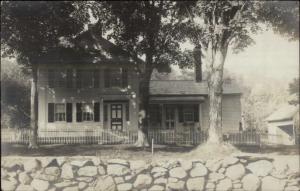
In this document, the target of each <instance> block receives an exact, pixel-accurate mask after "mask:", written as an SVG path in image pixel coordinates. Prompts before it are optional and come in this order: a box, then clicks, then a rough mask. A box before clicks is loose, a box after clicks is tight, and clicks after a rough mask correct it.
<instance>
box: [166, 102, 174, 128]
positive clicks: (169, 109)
mask: <svg viewBox="0 0 300 191" xmlns="http://www.w3.org/2000/svg"><path fill="white" fill-rule="evenodd" d="M174 127H175V107H174V106H172V105H166V129H174Z"/></svg>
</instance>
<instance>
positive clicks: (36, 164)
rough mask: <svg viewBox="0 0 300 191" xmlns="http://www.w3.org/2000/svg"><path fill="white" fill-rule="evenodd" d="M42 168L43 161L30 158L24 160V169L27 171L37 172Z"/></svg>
mask: <svg viewBox="0 0 300 191" xmlns="http://www.w3.org/2000/svg"><path fill="white" fill-rule="evenodd" d="M40 168H41V162H40V161H38V160H36V159H29V160H27V161H26V162H24V170H25V171H27V172H35V171H37V170H38V169H40Z"/></svg>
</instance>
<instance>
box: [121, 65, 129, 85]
mask: <svg viewBox="0 0 300 191" xmlns="http://www.w3.org/2000/svg"><path fill="white" fill-rule="evenodd" d="M127 86H128V71H127V69H126V68H123V69H122V87H123V88H126V87H127Z"/></svg>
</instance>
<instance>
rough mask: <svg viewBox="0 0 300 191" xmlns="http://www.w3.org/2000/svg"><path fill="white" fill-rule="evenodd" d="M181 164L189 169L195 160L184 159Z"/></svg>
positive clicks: (185, 168)
mask: <svg viewBox="0 0 300 191" xmlns="http://www.w3.org/2000/svg"><path fill="white" fill-rule="evenodd" d="M180 165H181V167H182V168H183V169H184V170H186V171H188V170H191V168H192V167H193V162H192V161H190V160H182V161H180Z"/></svg>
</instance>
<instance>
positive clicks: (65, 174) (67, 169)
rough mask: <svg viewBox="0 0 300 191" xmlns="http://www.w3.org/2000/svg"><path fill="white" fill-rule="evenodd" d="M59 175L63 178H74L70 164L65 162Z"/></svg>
mask: <svg viewBox="0 0 300 191" xmlns="http://www.w3.org/2000/svg"><path fill="white" fill-rule="evenodd" d="M61 177H62V178H64V179H72V178H74V172H73V168H72V166H71V165H70V164H68V163H65V164H64V165H63V166H62V168H61Z"/></svg>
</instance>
